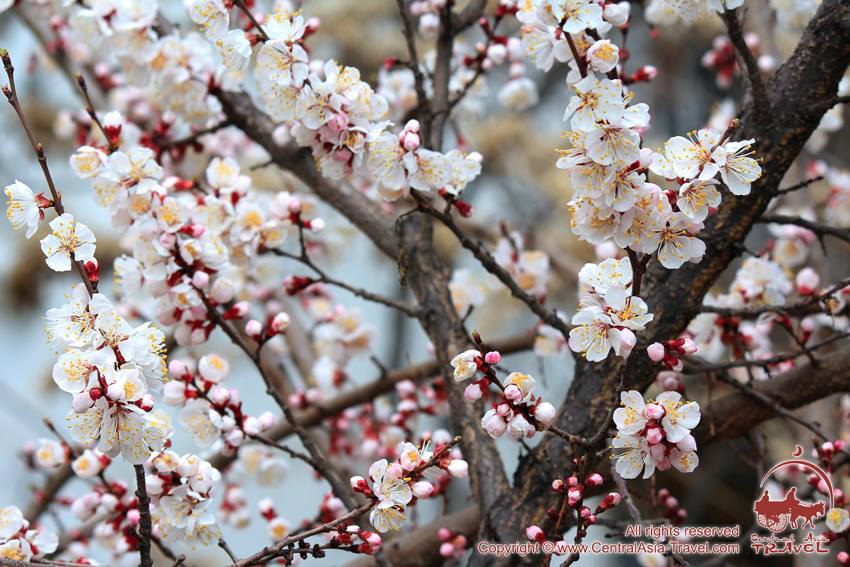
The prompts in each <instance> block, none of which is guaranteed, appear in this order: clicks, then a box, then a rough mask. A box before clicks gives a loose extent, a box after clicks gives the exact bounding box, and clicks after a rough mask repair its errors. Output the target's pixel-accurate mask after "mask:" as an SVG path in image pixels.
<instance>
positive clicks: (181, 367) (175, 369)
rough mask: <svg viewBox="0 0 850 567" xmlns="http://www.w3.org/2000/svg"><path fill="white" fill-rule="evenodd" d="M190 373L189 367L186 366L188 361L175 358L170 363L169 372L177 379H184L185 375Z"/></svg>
mask: <svg viewBox="0 0 850 567" xmlns="http://www.w3.org/2000/svg"><path fill="white" fill-rule="evenodd" d="M188 373H189V369H188V367H187V366H186V363H185V362H183V361H182V360H177V359H174V360H172V361H171V362H169V363H168V374H169V375H170V376H171V377H172V378H175V379H177V380H181V379H183V377H184V376H185V375H186V374H188Z"/></svg>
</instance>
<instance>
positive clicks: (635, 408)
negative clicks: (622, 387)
mask: <svg viewBox="0 0 850 567" xmlns="http://www.w3.org/2000/svg"><path fill="white" fill-rule="evenodd" d="M620 400H621V402H622V405H623V407H620V408H617V409H616V410H614V424H615V425H616V426H617V430H618V431H620V432H622V433H626V434H629V435H636V434H638V433H640V432H641V430H642V429H643V428H644V426H645V425H646V417H645V416H644V415H643V410H644V408H645V407H646V404H645V402H644V401H643V396H642V395H641V393H640V392H638V391H636V390H629V391H628V392H622V393H621V394H620Z"/></svg>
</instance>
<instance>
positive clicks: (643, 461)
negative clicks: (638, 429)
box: [611, 433, 655, 479]
mask: <svg viewBox="0 0 850 567" xmlns="http://www.w3.org/2000/svg"><path fill="white" fill-rule="evenodd" d="M611 447H613V448H614V449H625V451H623V452H619V453H617V454H615V458H616V459H617V460H616V462H615V464H614V469H615V470H616V471H617V474H619V475H620V476H621V477H623V478H625V479H632V478H637V477H638V475H640V471H644V473H643V478H649V477H651V476H652V473H654V472H655V460H653V458H652V456H651V455H650V454H649V446H648V444H647V442H646V438H644V437H637V436H635V435H628V434H626V433H618V434H617V436H616V437H614V438H613V439H612V440H611Z"/></svg>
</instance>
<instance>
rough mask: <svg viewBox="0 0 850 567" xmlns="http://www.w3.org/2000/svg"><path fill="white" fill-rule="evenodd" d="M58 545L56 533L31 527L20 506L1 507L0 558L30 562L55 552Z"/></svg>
mask: <svg viewBox="0 0 850 567" xmlns="http://www.w3.org/2000/svg"><path fill="white" fill-rule="evenodd" d="M58 545H59V538H58V537H56V534H54V533H53V532H49V531H47V530H43V529H40V528H31V526H30V523H29V522H28V521H27V520H26V519H25V518H24V516H23V514H21V511H20V510H19V509H18V508H16V507H14V506H7V507H5V508H0V559H10V560H13V561H23V562H26V563H29V562H30V561H31V560H33V559H40V558H43V557H44V556H46V555H49V554H51V553H53V552H54V551H56V548H57V547H58Z"/></svg>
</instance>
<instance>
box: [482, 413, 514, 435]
mask: <svg viewBox="0 0 850 567" xmlns="http://www.w3.org/2000/svg"><path fill="white" fill-rule="evenodd" d="M481 427H483V428H484V430H485V431H486V432H487V434H488V435H490V437H493V438H494V439H497V438H499V437H501V436H502V435H504V434H505V431H507V429H508V422H506V421H505V419H504V418H503V417H502V416H501V415H499V414H497V413H496V412H494V411H493V410H490V411H488V412H487V413H486V414H484V417H483V418H481Z"/></svg>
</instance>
